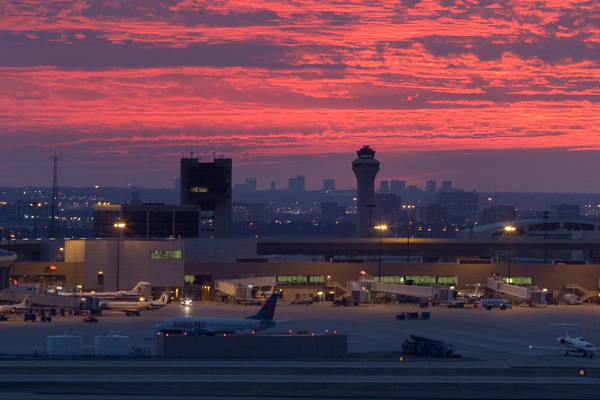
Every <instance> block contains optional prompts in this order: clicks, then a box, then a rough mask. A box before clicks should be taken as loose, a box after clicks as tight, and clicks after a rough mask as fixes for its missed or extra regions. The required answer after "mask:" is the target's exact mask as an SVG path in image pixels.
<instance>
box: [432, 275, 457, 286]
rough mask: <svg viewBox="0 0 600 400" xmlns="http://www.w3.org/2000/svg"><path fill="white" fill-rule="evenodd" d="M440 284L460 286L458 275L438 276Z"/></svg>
mask: <svg viewBox="0 0 600 400" xmlns="http://www.w3.org/2000/svg"><path fill="white" fill-rule="evenodd" d="M437 284H438V285H445V286H458V276H438V277H437Z"/></svg>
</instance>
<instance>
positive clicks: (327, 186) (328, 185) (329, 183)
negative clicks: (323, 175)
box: [323, 179, 335, 193]
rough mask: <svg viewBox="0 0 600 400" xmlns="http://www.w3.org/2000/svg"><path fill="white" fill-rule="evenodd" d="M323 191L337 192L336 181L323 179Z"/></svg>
mask: <svg viewBox="0 0 600 400" xmlns="http://www.w3.org/2000/svg"><path fill="white" fill-rule="evenodd" d="M323 190H324V191H325V192H327V193H331V192H335V179H323Z"/></svg>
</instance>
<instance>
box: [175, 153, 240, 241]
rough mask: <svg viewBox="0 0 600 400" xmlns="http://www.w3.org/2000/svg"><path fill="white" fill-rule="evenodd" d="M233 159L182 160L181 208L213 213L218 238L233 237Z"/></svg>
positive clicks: (215, 233) (215, 232)
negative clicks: (187, 206)
mask: <svg viewBox="0 0 600 400" xmlns="http://www.w3.org/2000/svg"><path fill="white" fill-rule="evenodd" d="M231 169H232V162H231V158H217V159H215V160H214V161H213V162H200V160H199V159H198V158H182V159H181V205H199V206H200V207H201V208H202V211H203V212H205V211H212V212H213V218H214V235H215V237H231Z"/></svg>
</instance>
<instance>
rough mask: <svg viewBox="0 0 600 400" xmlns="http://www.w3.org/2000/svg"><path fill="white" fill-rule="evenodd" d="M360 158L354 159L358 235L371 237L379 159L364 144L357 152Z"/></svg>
mask: <svg viewBox="0 0 600 400" xmlns="http://www.w3.org/2000/svg"><path fill="white" fill-rule="evenodd" d="M356 154H357V155H358V158H357V159H356V160H354V161H352V171H353V172H354V175H356V185H357V198H358V199H357V200H358V201H357V214H358V224H357V232H356V234H357V236H358V237H370V236H371V235H370V233H371V229H372V228H373V227H372V226H371V225H372V223H373V219H372V218H373V214H372V211H373V210H372V208H373V207H374V206H375V203H374V202H375V177H376V176H377V173H378V172H379V161H377V160H376V159H375V151H374V150H373V149H371V147H369V146H363V147H362V148H361V149H360V150H358V151H357V152H356Z"/></svg>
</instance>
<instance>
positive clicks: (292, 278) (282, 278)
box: [277, 275, 325, 285]
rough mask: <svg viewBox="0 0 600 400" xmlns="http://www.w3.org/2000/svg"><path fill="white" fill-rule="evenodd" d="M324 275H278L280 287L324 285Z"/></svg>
mask: <svg viewBox="0 0 600 400" xmlns="http://www.w3.org/2000/svg"><path fill="white" fill-rule="evenodd" d="M324 283H325V276H324V275H277V284H279V285H322V284H324Z"/></svg>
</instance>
